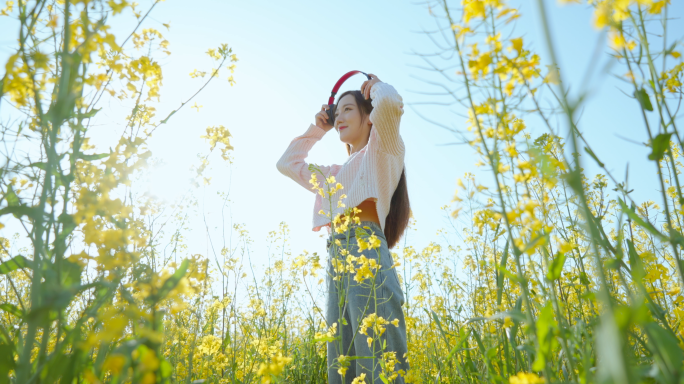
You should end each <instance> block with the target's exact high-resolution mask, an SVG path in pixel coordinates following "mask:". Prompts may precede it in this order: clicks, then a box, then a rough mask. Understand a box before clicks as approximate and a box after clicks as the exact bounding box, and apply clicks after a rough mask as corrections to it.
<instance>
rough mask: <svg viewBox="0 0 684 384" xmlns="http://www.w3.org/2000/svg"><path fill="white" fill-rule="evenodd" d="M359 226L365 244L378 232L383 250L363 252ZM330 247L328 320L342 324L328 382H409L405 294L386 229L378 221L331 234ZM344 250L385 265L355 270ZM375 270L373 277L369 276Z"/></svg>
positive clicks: (330, 359)
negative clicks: (357, 379)
mask: <svg viewBox="0 0 684 384" xmlns="http://www.w3.org/2000/svg"><path fill="white" fill-rule="evenodd" d="M364 226H365V227H369V228H370V229H365V228H363V227H364ZM357 227H360V228H359V230H360V231H364V232H365V233H359V236H360V240H361V241H365V242H368V236H369V235H370V234H374V235H375V236H376V237H377V239H378V240H379V241H380V245H379V247H377V248H375V249H364V250H363V251H360V250H359V249H360V248H359V246H358V243H357V241H358V240H359V239H357ZM335 240H339V241H340V243H341V245H337V244H336V243H335ZM327 249H328V261H327V279H326V284H327V304H326V321H327V323H328V325H332V324H336V329H337V331H336V332H337V333H336V334H335V336H336V337H337V338H336V340H334V341H332V342H328V343H327V349H328V383H331V384H332V383H334V384H343V383H345V384H350V383H351V382H352V381H353V380H354V378H355V377H358V376H360V375H361V374H365V381H366V383H373V384H376V383H383V381H382V379H381V378H380V375H381V374H383V375H384V377H385V378H386V379H388V382H394V383H402V384H403V383H404V379H403V377H402V374H403V373H405V372H406V371H408V369H409V366H408V362H407V360H406V353H407V346H406V322H405V320H404V312H403V309H402V305H403V304H404V293H403V291H402V289H401V285H400V283H399V279H398V276H397V272H396V270H395V268H394V267H393V264H394V261H393V260H392V255H391V254H390V251H389V248H388V247H387V240H386V239H385V236H384V234H383V232H382V229H381V228H380V225H378V224H376V223H375V222H372V221H361V222H360V223H359V224H353V225H349V231H347V232H345V233H333V234H332V235H330V237H329V238H328V241H327ZM343 250H346V251H347V252H348V254H350V255H352V256H355V257H360V256H362V255H363V256H365V257H366V259H368V260H369V262H370V260H371V259H372V260H374V261H375V262H376V263H377V264H380V267H378V268H377V269H373V268H366V269H365V271H366V274H365V275H363V274H359V272H358V270H359V269H358V267H359V264H358V263H352V265H353V266H354V267H355V268H356V271H349V270H348V269H347V267H348V266H349V264H348V263H347V256H346V255H345V254H344V253H345V252H344V251H343ZM334 260H337V261H336V262H335V261H334ZM334 265H337V266H338V267H337V268H334ZM343 266H344V267H343ZM342 269H344V271H342ZM369 271H370V274H372V275H374V276H373V277H368V276H369V274H368V272H369ZM355 277H356V279H355ZM362 277H365V279H363V280H362V279H361V278H362ZM379 317H382V319H379ZM364 319H366V321H365V322H364ZM374 326H375V327H374ZM383 328H384V330H383ZM362 331H365V333H362ZM376 333H377V334H376ZM369 339H370V340H369ZM350 358H351V360H350ZM345 366H346V367H345ZM345 368H346V369H345ZM340 370H341V371H342V373H344V375H341V374H340Z"/></svg>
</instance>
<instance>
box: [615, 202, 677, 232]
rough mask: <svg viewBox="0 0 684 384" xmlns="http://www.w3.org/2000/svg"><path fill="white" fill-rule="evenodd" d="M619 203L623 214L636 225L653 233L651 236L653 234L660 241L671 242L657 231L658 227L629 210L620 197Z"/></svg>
mask: <svg viewBox="0 0 684 384" xmlns="http://www.w3.org/2000/svg"><path fill="white" fill-rule="evenodd" d="M618 203H619V204H620V208H622V212H624V213H626V214H627V217H629V218H630V219H631V220H633V221H634V222H635V223H637V224H639V226H641V227H642V228H644V229H646V230H647V231H649V232H651V234H653V235H654V236H656V237H657V238H658V239H660V240H662V241H668V240H669V238H668V237H667V236H665V235H663V234H662V233H660V231H658V230H657V229H656V227H654V226H653V224H651V223H649V222H648V221H646V220H644V219H642V218H641V216H639V215H637V214H636V212H634V210H633V209H631V208H628V207H627V204H625V202H624V201H622V199H621V198H619V197H618Z"/></svg>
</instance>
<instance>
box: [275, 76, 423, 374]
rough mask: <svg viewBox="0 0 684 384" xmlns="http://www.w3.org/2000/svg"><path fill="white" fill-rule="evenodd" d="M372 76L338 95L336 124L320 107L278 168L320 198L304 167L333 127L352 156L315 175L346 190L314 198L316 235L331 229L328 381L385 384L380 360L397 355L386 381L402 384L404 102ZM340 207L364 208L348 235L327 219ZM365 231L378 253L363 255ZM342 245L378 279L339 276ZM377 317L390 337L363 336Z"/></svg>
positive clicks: (405, 194)
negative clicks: (399, 261)
mask: <svg viewBox="0 0 684 384" xmlns="http://www.w3.org/2000/svg"><path fill="white" fill-rule="evenodd" d="M369 76H370V77H371V79H370V80H367V81H365V82H364V83H363V85H362V86H361V91H348V92H345V93H343V94H342V95H340V97H339V99H338V100H337V104H336V105H335V107H334V116H335V119H334V121H328V117H327V109H328V105H323V106H322V108H321V111H320V112H318V113H317V114H316V116H315V121H316V124H311V125H310V126H309V128H308V129H307V131H306V132H305V133H304V134H303V135H301V136H298V137H296V138H294V139H293V140H292V142H291V143H290V145H289V146H288V147H287V149H286V150H285V153H284V154H283V155H282V157H281V158H280V160H278V164H277V167H278V170H279V171H280V172H281V173H282V174H284V175H286V176H288V177H290V178H292V179H293V180H294V181H296V182H297V183H299V184H300V185H302V186H303V187H304V188H306V189H307V190H309V191H311V192H314V193H316V190H314V189H312V185H311V184H310V182H309V180H310V179H311V171H310V170H309V164H307V163H306V162H305V161H304V160H305V159H306V157H307V155H308V153H309V150H311V148H312V147H313V145H314V144H315V143H316V142H317V141H319V140H320V139H321V138H322V137H323V135H325V134H326V133H327V132H328V131H330V130H331V129H332V128H333V127H334V128H335V132H336V133H337V134H338V137H339V139H340V141H342V142H343V143H345V146H346V148H347V154H348V155H349V158H348V159H347V161H346V162H345V163H344V164H342V165H331V166H318V168H319V169H320V170H321V172H322V173H323V175H320V174H318V175H317V176H318V177H319V180H320V179H321V178H322V177H323V176H324V177H325V178H328V177H330V176H335V178H336V182H338V183H340V184H342V186H343V187H344V189H342V190H339V191H337V192H335V193H334V194H333V195H332V196H329V197H328V196H327V194H326V197H325V198H324V197H322V196H321V195H320V194H318V193H316V200H315V204H314V214H313V230H314V231H319V230H320V229H321V228H323V227H326V229H327V230H328V233H329V234H330V236H329V238H328V243H327V246H328V253H329V257H328V263H327V270H328V278H327V285H328V301H327V308H326V321H327V323H328V325H333V324H334V327H335V326H336V329H337V334H336V336H338V337H339V339H337V340H335V341H333V342H329V343H328V382H329V383H351V382H352V380H353V379H354V378H355V377H358V376H360V375H362V374H365V380H366V382H367V383H374V384H375V383H382V380H381V379H380V374H381V373H382V372H383V370H382V368H381V359H384V361H387V360H392V357H391V355H392V354H391V353H389V354H388V352H394V358H395V360H396V363H395V364H394V374H393V375H390V374H389V373H388V372H387V371H385V376H386V377H387V376H389V377H387V378H388V379H392V376H396V378H395V380H394V382H396V383H404V380H403V377H402V373H404V372H406V371H407V370H408V368H409V366H408V363H407V361H406V352H407V347H406V323H405V321H404V314H403V310H402V308H401V306H402V304H403V303H404V294H403V292H402V289H401V286H400V284H399V279H398V276H397V273H396V272H395V270H394V266H393V265H394V261H393V260H392V256H391V254H390V251H389V249H390V248H393V247H394V245H395V244H396V243H397V242H398V240H399V238H400V236H401V235H402V234H403V232H404V230H405V229H406V226H407V225H408V220H409V215H410V205H409V199H408V192H407V188H406V176H405V170H404V142H403V141H402V139H401V136H400V135H399V123H400V120H401V116H402V114H403V113H404V110H403V101H402V98H401V96H399V94H398V93H397V91H396V90H395V89H394V87H392V86H391V85H389V84H385V83H382V82H380V80H379V79H378V77H377V76H375V75H372V74H369ZM345 195H346V196H345ZM338 201H341V202H342V203H344V204H345V205H346V207H357V208H358V209H360V210H361V212H360V213H358V214H357V217H359V219H360V222H359V223H358V224H357V223H352V224H351V225H350V229H349V231H348V233H332V232H331V230H330V221H331V219H330V218H335V216H336V215H337V214H339V213H343V212H344V209H345V208H344V207H341V206H338ZM331 208H332V212H331ZM321 210H322V211H323V212H322V213H321ZM364 226H365V227H368V228H370V231H367V232H369V233H370V232H374V233H375V235H376V236H377V238H378V239H379V240H380V246H379V247H378V248H376V249H364V250H360V248H359V246H358V244H357V239H355V236H356V228H355V227H362V228H363V227H364ZM347 236H350V238H349V240H350V241H347ZM336 240H339V242H337V241H336ZM338 243H339V244H342V248H343V249H344V250H346V251H347V252H348V253H349V254H351V255H354V256H357V257H358V256H361V255H363V256H365V257H366V258H368V259H375V260H376V262H377V263H378V264H380V268H378V269H377V270H376V272H375V277H374V278H373V279H369V280H366V281H363V282H358V281H356V280H355V279H354V278H353V274H350V273H346V272H344V273H342V274H340V273H339V272H336V271H335V270H334V268H333V263H332V259H333V258H336V257H337V258H339V257H341V260H344V256H340V255H344V254H345V253H346V252H344V251H343V252H340V251H341V249H340V248H341V247H340V246H338ZM340 298H342V300H340ZM373 313H374V314H376V316H379V317H382V318H383V319H385V320H386V321H387V322H391V323H390V324H386V325H384V328H385V331H384V332H382V333H381V334H380V335H379V336H378V335H374V334H373V331H372V330H371V329H367V330H366V334H361V333H360V332H359V330H360V325H363V320H364V318H366V317H367V316H368V315H370V314H373ZM378 333H380V332H378ZM383 343H384V344H385V348H384V349H383V347H382V345H383ZM354 356H355V357H356V358H355V359H353V360H352V361H351V362H350V363H345V361H348V358H349V357H354ZM345 366H346V369H345ZM386 367H387V366H386ZM340 368H342V369H340ZM397 373H400V374H398V375H397ZM390 381H392V380H390Z"/></svg>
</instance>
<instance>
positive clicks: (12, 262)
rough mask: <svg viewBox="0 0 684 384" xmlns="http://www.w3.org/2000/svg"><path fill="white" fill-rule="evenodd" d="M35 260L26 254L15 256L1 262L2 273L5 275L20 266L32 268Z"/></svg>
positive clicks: (0, 270)
mask: <svg viewBox="0 0 684 384" xmlns="http://www.w3.org/2000/svg"><path fill="white" fill-rule="evenodd" d="M32 264H33V262H32V261H31V260H28V259H27V258H25V257H24V256H21V255H19V256H14V257H13V258H11V259H9V260H7V261H5V262H4V263H2V264H0V275H4V274H7V273H10V272H12V271H15V270H17V269H20V268H32Z"/></svg>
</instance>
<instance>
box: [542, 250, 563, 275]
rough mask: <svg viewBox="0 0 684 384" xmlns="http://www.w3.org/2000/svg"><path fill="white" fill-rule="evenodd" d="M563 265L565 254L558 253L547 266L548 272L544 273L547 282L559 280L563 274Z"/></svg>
mask: <svg viewBox="0 0 684 384" xmlns="http://www.w3.org/2000/svg"><path fill="white" fill-rule="evenodd" d="M564 264H565V253H562V252H558V253H557V254H556V258H555V259H553V261H552V262H551V265H549V271H548V272H547V273H546V278H547V279H548V280H549V281H554V280H557V279H559V278H560V276H561V272H563V265H564Z"/></svg>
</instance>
